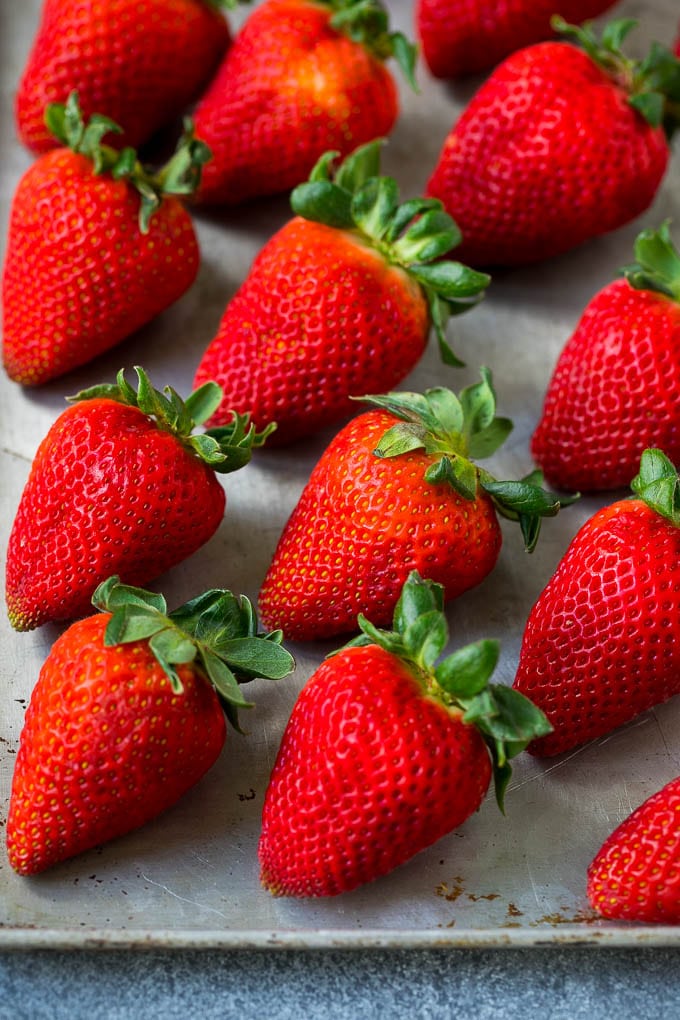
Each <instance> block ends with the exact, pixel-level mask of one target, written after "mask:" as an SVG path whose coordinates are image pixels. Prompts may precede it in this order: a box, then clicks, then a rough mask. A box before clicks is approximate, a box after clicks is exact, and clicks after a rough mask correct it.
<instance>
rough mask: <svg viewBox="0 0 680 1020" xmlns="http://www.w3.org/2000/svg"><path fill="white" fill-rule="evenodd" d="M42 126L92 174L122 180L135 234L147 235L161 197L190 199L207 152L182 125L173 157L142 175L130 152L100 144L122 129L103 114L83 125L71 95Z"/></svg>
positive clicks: (49, 112) (47, 113)
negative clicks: (135, 204)
mask: <svg viewBox="0 0 680 1020" xmlns="http://www.w3.org/2000/svg"><path fill="white" fill-rule="evenodd" d="M45 123H46V124H47V127H48V128H49V130H50V131H51V132H52V134H53V135H54V136H55V138H57V139H58V140H59V141H60V142H61V143H62V144H63V145H66V146H68V148H69V149H72V150H73V151H74V152H77V153H79V154H80V155H81V156H85V157H86V158H87V159H89V160H91V161H92V165H93V168H94V172H95V173H96V174H99V175H101V174H110V176H111V177H112V178H113V179H114V180H117V181H119V180H126V181H129V183H130V184H131V185H132V186H133V187H134V188H135V189H136V190H137V191H138V192H139V195H140V206H139V229H140V230H141V232H142V233H143V234H146V233H148V231H149V224H150V221H151V217H152V216H153V214H154V213H155V211H156V210H157V209H158V208H159V207H160V205H161V202H162V201H163V197H164V196H165V195H191V194H193V192H194V191H195V190H196V188H197V187H198V185H199V183H200V180H201V173H202V169H203V166H204V164H205V163H207V162H208V160H209V159H210V158H211V155H212V154H211V152H210V149H209V148H208V146H207V145H206V144H205V142H202V141H200V140H199V139H198V138H196V136H195V135H194V130H193V125H192V123H191V121H190V120H189V119H186V120H185V121H184V134H183V135H182V137H181V138H180V140H179V142H178V144H177V148H176V150H175V153H174V154H173V155H172V156H171V158H170V159H169V160H168V162H167V163H166V164H165V166H163V167H161V168H160V169H159V170H157V171H156V172H155V173H151V172H150V171H148V170H146V169H145V168H144V167H143V166H142V165H141V163H140V162H139V160H138V159H137V153H136V152H135V150H134V149H131V148H125V149H121V150H120V151H119V150H117V149H114V148H112V147H111V146H110V145H105V144H104V143H103V141H102V139H103V138H104V136H105V135H107V134H109V133H110V132H113V133H116V134H120V133H122V128H121V127H120V126H119V125H118V124H116V123H115V121H113V120H111V119H110V118H109V117H104V116H103V115H102V114H99V113H95V114H93V115H92V116H91V117H90V119H89V121H87V123H86V122H85V121H84V120H83V117H82V113H81V110H80V106H79V103H78V93H77V92H71V94H70V95H69V97H68V100H67V101H66V103H50V104H49V106H48V107H47V109H46V111H45Z"/></svg>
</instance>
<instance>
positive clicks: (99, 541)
mask: <svg viewBox="0 0 680 1020" xmlns="http://www.w3.org/2000/svg"><path fill="white" fill-rule="evenodd" d="M225 500H226V497H225V494H224V489H223V488H222V486H221V485H220V483H219V481H218V480H217V478H216V476H215V473H214V471H213V469H212V468H210V467H208V465H207V464H205V463H204V462H203V461H201V460H199V458H198V457H197V456H196V455H195V454H193V453H190V452H189V450H187V449H185V448H184V447H183V446H182V445H181V444H180V443H179V442H178V440H177V439H176V438H175V437H174V436H173V435H172V434H171V433H170V432H168V431H165V430H163V429H160V428H159V427H158V426H157V425H156V424H155V422H154V421H153V420H152V419H151V418H149V417H147V416H146V415H145V414H143V413H142V412H141V411H140V410H138V409H137V408H135V407H125V406H124V405H122V404H118V403H116V402H115V401H113V400H108V399H96V400H88V401H83V402H82V403H78V404H75V405H73V407H69V408H68V409H67V410H66V411H64V412H63V414H61V415H60V416H59V418H57V420H56V422H55V423H54V424H53V425H52V427H51V429H50V430H49V432H48V433H47V435H46V437H45V439H44V440H43V441H42V443H41V444H40V447H39V448H38V452H37V453H36V456H35V459H34V461H33V466H32V468H31V473H30V475H29V478H28V481H27V482H26V486H25V488H24V491H23V493H22V496H21V500H20V503H19V507H18V509H17V513H16V517H15V519H14V524H13V526H12V531H11V534H10V538H9V544H8V549H7V577H6V598H7V608H8V611H9V617H10V621H11V622H12V625H13V626H14V627H16V628H17V629H18V630H30V629H32V628H33V627H38V626H40V625H41V624H43V623H47V622H50V621H57V620H71V619H74V618H75V617H77V616H82V615H86V614H87V613H88V612H91V608H92V607H91V603H90V599H91V596H92V593H93V592H94V589H95V588H96V587H97V585H98V584H99V583H100V582H101V581H104V580H106V579H107V578H108V577H111V576H112V575H114V574H118V575H119V576H120V578H121V580H122V582H123V583H124V584H132V585H137V586H142V587H143V586H144V585H146V584H148V583H149V582H150V581H152V580H153V579H154V578H156V577H158V576H160V575H161V574H162V573H164V572H165V571H166V570H169V569H170V567H172V566H175V565H176V564H177V563H180V562H181V561H182V560H184V559H186V558H187V557H188V556H190V555H191V554H192V553H193V552H195V551H196V550H197V549H198V548H200V546H202V545H203V544H204V543H205V542H207V541H208V539H209V538H210V537H211V536H212V535H213V534H214V532H215V531H216V530H217V528H218V527H219V525H220V522H221V521H222V518H223V515H224V507H225Z"/></svg>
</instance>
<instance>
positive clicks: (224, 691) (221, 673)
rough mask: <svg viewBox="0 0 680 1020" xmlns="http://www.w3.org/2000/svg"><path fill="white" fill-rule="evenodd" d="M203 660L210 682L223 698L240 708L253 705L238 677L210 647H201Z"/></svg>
mask: <svg viewBox="0 0 680 1020" xmlns="http://www.w3.org/2000/svg"><path fill="white" fill-rule="evenodd" d="M201 660H202V662H203V665H204V666H205V670H206V672H207V674H208V677H209V679H210V682H211V683H212V685H213V686H214V688H215V690H216V691H217V693H218V694H219V695H220V697H221V698H223V699H224V700H225V701H227V702H229V704H231V705H236V706H238V707H239V708H252V707H253V705H252V703H251V702H249V701H246V699H245V698H244V697H243V692H242V691H241V688H240V686H239V684H238V681H237V679H236V677H235V676H234V674H233V673H232V671H231V670H230V669H229V667H228V666H227V664H226V663H225V662H223V661H222V659H220V657H219V656H218V655H215V653H214V652H212V651H211V650H210V649H209V648H205V647H203V648H201Z"/></svg>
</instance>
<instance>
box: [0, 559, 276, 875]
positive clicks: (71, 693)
mask: <svg viewBox="0 0 680 1020" xmlns="http://www.w3.org/2000/svg"><path fill="white" fill-rule="evenodd" d="M94 603H95V605H96V606H97V607H98V608H99V609H102V610H106V611H105V612H102V613H100V614H98V615H95V616H89V617H87V619H85V620H79V621H78V622H77V623H74V624H72V625H71V626H70V627H69V628H68V630H67V631H65V633H64V634H62V635H61V637H60V638H58V640H57V641H56V642H55V644H54V646H53V647H52V649H51V651H50V654H49V655H48V657H47V659H46V661H45V663H44V665H43V668H42V670H41V672H40V676H39V678H38V682H37V684H36V686H35V688H34V691H33V694H32V696H31V701H30V704H29V707H28V710H27V712H26V718H25V721H24V727H23V730H22V733H21V740H20V744H19V752H18V754H17V758H16V764H15V769H14V778H13V781H12V792H11V797H10V805H9V815H8V818H7V849H8V853H9V861H10V864H11V865H12V867H13V868H14V870H15V871H17V872H19V874H21V875H33V874H36V873H37V872H39V871H44V870H45V868H49V867H51V866H52V865H53V864H56V863H58V862H59V861H63V860H64V859H66V858H67V857H72V856H73V855H74V854H78V853H81V852H82V851H83V850H87V849H89V848H90V847H93V846H96V845H98V844H100V843H104V842H107V841H108V840H110V839H114V838H116V837H118V836H122V835H123V834H124V833H126V832H130V831H131V830H132V829H136V828H138V827H139V826H140V825H143V824H144V823H145V822H147V821H149V819H151V818H154V817H155V816H156V815H158V814H160V812H161V811H165V809H166V808H168V807H170V806H171V805H172V804H174V803H175V802H176V801H177V800H179V798H180V797H181V796H182V795H183V794H184V793H186V791H187V790H189V789H190V788H191V787H192V786H194V785H195V784H196V783H197V782H198V780H199V779H200V778H201V777H202V776H203V774H204V773H205V772H207V770H208V769H209V768H210V767H211V765H213V763H214V762H215V761H216V759H217V757H218V756H219V754H220V751H221V750H222V746H223V744H224V740H225V735H226V728H225V722H224V712H226V714H227V717H228V718H229V719H230V720H231V721H232V723H233V724H234V725H235V726H236V727H237V728H238V718H237V711H238V708H239V707H247V706H248V703H247V702H246V701H245V700H244V698H243V694H242V693H241V690H240V688H239V682H243V681H247V680H252V679H253V678H254V677H256V676H258V677H270V678H272V679H277V678H280V677H283V676H285V675H286V674H287V673H289V672H290V671H291V669H292V666H293V662H292V659H291V657H290V655H289V654H288V652H286V651H285V650H284V649H283V648H281V647H279V642H280V640H281V636H280V635H276V634H275V635H272V634H269V635H264V634H258V632H257V623H256V620H255V617H254V614H253V610H252V606H251V605H250V603H249V602H248V600H247V599H245V598H238V597H236V596H234V595H232V593H231V592H229V591H226V590H213V591H209V592H205V593H204V594H203V595H200V596H198V598H195V599H193V600H192V601H191V602H188V603H187V604H186V605H184V606H181V607H180V608H179V609H176V610H174V612H172V613H167V608H166V604H165V599H164V598H163V596H162V595H155V594H152V593H151V592H145V591H142V590H141V589H136V588H127V587H125V586H123V585H121V584H119V583H118V578H116V577H113V578H111V579H109V580H108V581H106V582H105V583H104V584H103V585H101V587H100V588H98V589H97V591H96V592H95V595H94Z"/></svg>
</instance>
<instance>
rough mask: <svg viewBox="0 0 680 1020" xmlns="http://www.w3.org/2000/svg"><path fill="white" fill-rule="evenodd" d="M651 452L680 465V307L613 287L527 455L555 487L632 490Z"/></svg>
mask: <svg viewBox="0 0 680 1020" xmlns="http://www.w3.org/2000/svg"><path fill="white" fill-rule="evenodd" d="M650 447H657V448H659V449H661V450H663V451H664V453H665V454H666V455H667V456H668V457H669V458H670V460H671V461H672V462H673V463H678V462H679V461H680V303H679V302H677V301H674V300H672V299H671V298H668V297H666V296H665V295H663V294H659V293H655V292H653V291H649V290H636V289H635V288H633V287H631V285H630V284H629V283H628V282H627V281H626V280H616V281H615V282H614V283H611V284H609V285H608V286H607V287H605V288H604V289H603V290H601V291H600V292H599V293H598V294H596V295H595V297H594V298H593V300H592V301H591V302H590V303H589V304H588V306H587V308H586V309H585V311H584V313H583V316H582V317H581V320H580V321H579V323H578V325H577V327H576V330H575V331H574V333H573V334H572V336H571V337H570V339H569V340H568V341H567V344H566V346H565V347H564V350H563V351H562V353H561V355H560V357H559V359H558V361H557V365H556V366H555V370H554V372H553V375H552V378H551V380H550V383H549V385H548V390H547V394H546V397H545V403H544V406H543V412H542V415H541V419H540V421H539V423H538V426H537V428H536V431H535V432H534V435H533V438H532V441H531V451H532V454H533V457H534V459H535V461H536V462H537V464H538V465H539V466H540V467H541V468H542V469H543V472H544V474H545V477H546V480H547V481H548V482H550V483H551V484H552V485H553V486H555V487H556V488H558V489H562V490H563V491H567V492H569V491H579V492H588V491H591V492H592V491H598V490H604V489H616V488H624V487H628V486H629V485H630V482H631V480H632V479H633V478H634V477H635V475H636V474H637V472H638V469H639V465H640V456H641V454H642V452H643V450H645V449H647V448H650Z"/></svg>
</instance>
